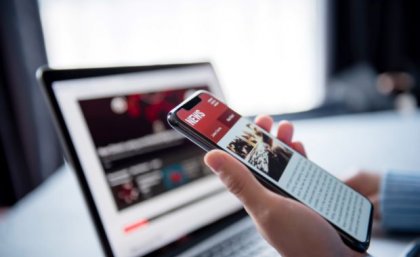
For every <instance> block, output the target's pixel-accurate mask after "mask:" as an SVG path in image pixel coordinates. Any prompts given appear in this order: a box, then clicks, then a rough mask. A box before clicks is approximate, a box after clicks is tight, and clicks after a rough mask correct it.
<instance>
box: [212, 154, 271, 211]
mask: <svg viewBox="0 0 420 257" xmlns="http://www.w3.org/2000/svg"><path fill="white" fill-rule="evenodd" d="M204 162H205V163H206V165H207V166H209V167H210V168H211V169H212V170H213V171H214V173H216V174H217V175H218V176H219V178H220V180H221V181H222V182H223V184H225V186H226V188H227V189H228V190H229V191H230V192H231V193H233V194H234V195H235V196H236V197H237V198H238V199H239V200H240V201H241V202H242V204H243V205H244V207H245V209H246V210H247V211H248V212H250V213H251V214H256V213H258V212H259V211H262V210H264V209H265V203H266V202H267V201H266V199H267V197H269V194H270V191H268V190H267V189H266V188H265V187H263V186H262V185H261V184H260V182H258V181H257V179H256V178H255V177H254V176H253V175H252V173H251V172H250V171H249V170H248V168H247V167H246V166H245V165H243V164H242V163H241V162H240V161H238V160H237V159H235V158H234V157H232V156H230V155H229V154H228V153H225V152H223V151H221V150H213V151H210V152H209V153H207V154H206V156H205V157H204Z"/></svg>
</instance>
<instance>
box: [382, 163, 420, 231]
mask: <svg viewBox="0 0 420 257" xmlns="http://www.w3.org/2000/svg"><path fill="white" fill-rule="evenodd" d="M379 199H380V205H379V208H380V212H381V224H382V227H383V228H385V229H387V230H391V231H392V230H398V231H410V232H419V231H420V173H415V172H406V171H405V172H404V171H390V172H387V173H386V174H385V175H384V176H383V178H382V180H381V186H380V197H379Z"/></svg>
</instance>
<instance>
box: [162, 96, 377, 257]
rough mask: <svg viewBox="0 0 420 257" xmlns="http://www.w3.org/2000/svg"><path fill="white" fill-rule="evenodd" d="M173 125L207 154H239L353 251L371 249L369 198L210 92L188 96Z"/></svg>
mask: <svg viewBox="0 0 420 257" xmlns="http://www.w3.org/2000/svg"><path fill="white" fill-rule="evenodd" d="M168 122H169V124H170V125H171V126H172V127H173V128H174V129H175V130H177V131H179V132H180V133H182V134H183V135H184V136H185V137H187V138H188V139H190V140H191V141H192V142H194V143H195V144H197V145H198V146H200V147H201V148H203V149H204V150H206V151H210V150H212V149H221V150H223V151H225V152H227V153H229V154H230V155H232V156H234V157H235V158H236V159H238V160H239V161H241V162H242V163H243V164H245V165H246V166H247V167H248V168H249V170H250V171H251V172H252V173H253V174H254V175H255V176H256V177H257V179H258V180H259V181H260V182H261V183H262V184H264V185H265V186H266V187H267V188H269V189H270V190H272V191H274V192H276V193H279V194H281V195H283V196H286V197H289V198H292V199H294V200H296V201H299V202H301V203H303V204H304V205H306V206H308V207H309V208H311V209H313V210H314V211H316V212H317V213H318V214H320V215H321V216H322V217H323V218H324V219H326V220H327V221H328V222H329V223H330V224H331V225H332V226H334V227H335V229H336V230H337V231H338V232H339V234H340V236H341V238H342V239H343V241H344V242H345V243H346V244H347V245H348V246H349V247H351V248H352V249H354V250H356V251H359V252H365V251H366V250H367V248H368V247H369V243H370V234H371V228H372V214H373V205H372V203H371V202H370V201H369V200H368V199H367V198H366V197H364V196H363V195H361V194H360V193H358V192H356V191H355V190H353V189H352V188H350V187H349V186H347V185H345V184H344V183H343V182H341V181H340V180H339V179H337V178H336V177H334V176H333V175H331V174H330V173H328V172H327V171H325V170H324V169H322V168H320V167H319V166H318V165H316V164H315V163H313V162H311V161H310V160H308V159H307V158H305V157H304V156H303V155H301V154H299V153H298V152H296V151H295V150H293V149H292V148H290V147H289V146H288V145H287V144H285V143H283V142H282V141H280V140H278V139H277V138H275V137H274V136H272V135H271V134H270V133H267V132H266V131H264V129H262V128H261V127H259V126H257V125H256V124H254V123H253V122H252V121H250V120H248V119H247V118H244V117H241V116H240V115H239V114H238V113H236V112H235V111H233V110H232V109H230V108H229V107H228V106H227V105H226V104H224V103H223V102H222V101H220V100H219V99H217V98H216V97H215V96H213V95H212V94H210V93H209V92H206V91H197V92H196V93H194V94H193V95H192V96H190V97H188V99H186V100H185V101H184V102H182V103H181V104H179V105H178V106H177V107H175V108H174V109H173V110H171V111H170V112H169V114H168Z"/></svg>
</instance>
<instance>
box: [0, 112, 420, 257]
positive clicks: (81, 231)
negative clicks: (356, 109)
mask: <svg viewBox="0 0 420 257" xmlns="http://www.w3.org/2000/svg"><path fill="white" fill-rule="evenodd" d="M295 124H296V138H297V139H299V140H302V141H303V142H304V143H305V145H306V149H307V152H308V154H309V157H310V158H311V159H312V160H314V161H315V162H316V163H318V164H319V165H320V166H321V167H323V168H325V169H326V170H329V171H330V172H332V173H333V174H335V175H337V176H338V177H340V178H344V177H346V176H349V175H350V174H352V172H354V170H356V169H357V168H358V167H360V168H361V167H363V168H369V169H374V170H386V169H389V168H393V169H411V170H413V169H417V170H420V158H419V154H420V113H416V114H413V115H411V116H402V115H399V114H397V113H394V112H382V113H374V114H362V115H349V116H339V117H329V118H319V119H312V120H304V121H297V122H295ZM412 239H413V237H407V236H406V237H401V236H399V237H395V236H390V235H386V234H385V233H383V232H382V231H380V229H378V228H375V229H374V234H373V238H372V243H371V247H370V248H369V252H370V253H371V254H372V255H373V256H378V257H379V256H384V257H386V256H393V257H394V256H398V254H399V253H400V252H401V251H402V249H404V247H405V246H406V245H407V243H408V242H409V241H410V240H412ZM101 255H102V251H101V248H100V244H99V241H98V238H97V237H96V234H95V230H94V227H93V224H92V222H91V220H90V218H89V215H88V212H87V208H86V205H85V203H84V201H83V196H82V193H81V190H80V188H79V187H78V184H77V180H76V177H75V175H74V174H73V172H71V171H70V170H69V168H68V167H62V168H60V169H59V171H58V172H57V173H56V174H54V175H53V176H52V177H50V178H49V179H48V180H47V181H46V182H45V183H44V184H43V185H42V186H41V187H39V188H37V189H36V190H35V191H33V192H32V193H30V194H29V195H28V196H27V197H25V198H24V199H22V200H21V201H20V202H19V203H18V204H17V205H16V206H14V207H13V208H12V209H11V210H10V211H8V212H7V213H6V214H5V215H4V216H3V218H1V219H0V256H11V257H12V256H32V257H37V256H43V257H46V256H101Z"/></svg>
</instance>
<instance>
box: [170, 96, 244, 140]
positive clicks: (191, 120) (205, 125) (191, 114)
mask: <svg viewBox="0 0 420 257" xmlns="http://www.w3.org/2000/svg"><path fill="white" fill-rule="evenodd" d="M198 97H199V98H200V99H201V101H200V102H199V103H198V104H197V105H196V106H194V107H193V108H192V109H191V110H185V109H181V110H179V111H178V112H177V116H178V118H180V119H181V120H183V121H184V122H185V123H186V124H188V125H190V126H192V127H194V129H195V130H197V131H198V132H200V133H201V134H202V135H204V136H206V137H207V138H208V139H210V140H211V141H213V142H214V143H217V142H218V141H219V140H220V139H221V138H222V137H223V136H224V135H225V134H226V133H227V132H228V131H229V129H230V128H232V127H233V125H235V123H236V122H237V121H238V120H239V118H240V117H241V116H240V115H239V114H237V113H236V112H234V111H233V110H231V109H230V108H229V107H227V106H226V105H225V104H223V103H221V102H219V101H218V100H217V99H216V98H214V97H212V96H211V95H208V94H200V95H199V96H198Z"/></svg>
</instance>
